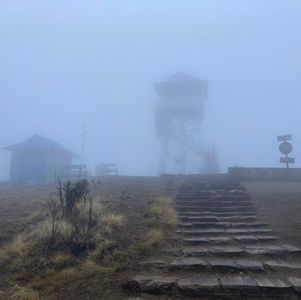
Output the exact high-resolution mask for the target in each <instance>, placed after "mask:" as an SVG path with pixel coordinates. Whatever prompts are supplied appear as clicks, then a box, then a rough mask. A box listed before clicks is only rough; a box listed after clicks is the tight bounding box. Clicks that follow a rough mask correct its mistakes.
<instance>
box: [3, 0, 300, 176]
mask: <svg viewBox="0 0 301 300" xmlns="http://www.w3.org/2000/svg"><path fill="white" fill-rule="evenodd" d="M300 11H301V2H300V1H294V0H291V1H285V0H279V1H275V0H266V1H256V0H245V1H241V0H237V1H234V0H227V1H200V0H188V1H187V0H182V1H179V0H173V1H172V0H165V1H159V0H152V1H138V0H136V1H127V0H123V1H115V0H110V1H93V0H89V1H83V0H81V1H80V0H76V1H74V0H73V1H56V0H45V1H29V0H28V1H23V0H20V1H14V0H2V1H1V2H0V54H1V55H0V112H1V117H0V147H3V146H6V145H10V144H14V143H18V142H22V141H24V140H26V139H27V138H29V137H30V136H32V135H34V134H40V135H42V136H45V137H48V138H50V139H53V140H55V141H57V142H59V143H60V144H62V145H64V146H65V147H66V148H68V149H70V150H72V151H74V152H76V153H78V154H80V152H81V138H80V135H81V131H82V128H83V124H86V127H87V128H88V130H87V137H86V147H85V154H84V161H85V162H86V163H87V164H88V166H89V168H91V170H92V171H93V170H94V167H95V165H96V164H97V163H100V162H113V163H116V164H117V165H118V167H119V170H120V173H121V174H124V175H127V174H129V175H157V174H158V164H159V154H160V145H159V143H158V141H157V138H156V134H155V118H154V111H155V101H156V100H157V95H156V93H155V90H154V86H153V84H154V83H155V82H157V81H161V80H165V79H166V78H167V77H169V76H170V75H172V74H174V73H177V72H185V73H187V74H191V75H193V76H196V77H198V78H200V79H205V80H208V97H207V99H206V100H205V104H204V105H205V119H204V121H203V126H202V130H201V135H202V141H203V142H204V144H215V145H216V147H217V150H218V154H219V159H220V164H221V171H226V169H227V167H228V166H233V165H239V166H273V167H277V166H280V164H279V157H280V153H279V150H278V142H277V139H276V137H277V135H279V134H286V133H291V134H292V135H293V145H294V151H293V153H292V156H294V157H296V165H295V166H301V155H300V153H301V126H300V125H301V124H300V117H301V104H300V101H301V55H300V54H301V35H300V32H301V18H300ZM9 159H10V155H9V152H8V151H4V150H0V178H1V179H6V178H7V176H8V171H9Z"/></svg>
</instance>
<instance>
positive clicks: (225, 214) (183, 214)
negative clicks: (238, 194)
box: [178, 211, 256, 218]
mask: <svg viewBox="0 0 301 300" xmlns="http://www.w3.org/2000/svg"><path fill="white" fill-rule="evenodd" d="M178 216H179V217H193V216H194V217H204V216H208V217H209V216H210V217H217V218H220V217H243V216H249V217H254V218H256V212H254V211H252V212H236V213H232V212H212V211H211V212H208V211H190V212H189V211H187V212H181V213H178Z"/></svg>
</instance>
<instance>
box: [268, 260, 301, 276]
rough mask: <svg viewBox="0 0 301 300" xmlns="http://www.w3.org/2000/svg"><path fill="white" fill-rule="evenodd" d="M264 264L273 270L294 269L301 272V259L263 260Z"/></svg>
mask: <svg viewBox="0 0 301 300" xmlns="http://www.w3.org/2000/svg"><path fill="white" fill-rule="evenodd" d="M264 266H265V267H266V268H269V269H270V270H273V271H280V272H283V271H295V270H298V272H300V273H299V274H301V259H299V261H294V262H289V261H284V260H265V261H264Z"/></svg>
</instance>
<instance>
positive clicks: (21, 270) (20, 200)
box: [0, 178, 169, 300]
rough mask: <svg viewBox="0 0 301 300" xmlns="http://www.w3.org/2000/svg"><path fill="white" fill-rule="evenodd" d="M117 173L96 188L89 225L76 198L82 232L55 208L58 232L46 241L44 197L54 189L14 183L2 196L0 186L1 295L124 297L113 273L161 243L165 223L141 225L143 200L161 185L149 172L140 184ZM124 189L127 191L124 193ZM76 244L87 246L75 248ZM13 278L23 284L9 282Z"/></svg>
mask: <svg viewBox="0 0 301 300" xmlns="http://www.w3.org/2000/svg"><path fill="white" fill-rule="evenodd" d="M117 179H118V181H117V182H116V183H114V184H111V183H108V184H107V185H106V186H105V187H104V189H106V190H102V191H101V194H96V195H95V199H94V203H93V224H92V225H93V226H92V227H91V228H87V226H86V220H87V218H88V217H89V215H88V213H89V210H87V207H85V206H84V205H78V206H77V209H78V213H79V219H80V220H79V222H78V223H76V225H79V226H80V230H79V231H80V232H79V231H76V229H75V228H74V227H73V224H70V223H71V222H69V221H67V220H63V218H61V217H60V215H58V217H57V218H56V228H55V230H56V240H55V243H54V244H53V243H52V244H51V243H50V244H51V247H49V240H50V239H51V233H52V223H51V221H50V219H49V218H50V217H51V214H47V213H46V211H45V207H46V206H47V205H46V204H45V203H46V201H47V200H48V196H47V195H48V194H49V195H50V194H51V193H53V189H47V191H45V190H42V189H41V190H39V189H38V188H36V189H32V188H28V189H27V190H28V191H27V190H25V192H23V190H22V191H15V189H12V190H7V191H6V192H5V194H2V196H3V199H1V194H0V208H2V211H1V210H0V217H1V218H0V225H1V226H2V228H1V234H2V240H0V242H2V244H1V246H0V267H1V269H2V271H4V272H2V274H1V272H0V282H1V284H2V286H1V289H2V291H3V292H2V294H1V291H0V294H1V295H0V298H1V299H5V300H6V299H12V298H11V295H14V297H15V298H14V299H28V300H31V299H39V298H38V297H41V298H42V299H44V298H45V299H48V298H49V299H77V297H84V298H85V297H87V299H88V298H89V299H110V297H111V296H112V295H113V294H114V295H115V298H116V299H123V297H122V296H120V297H119V298H118V297H116V294H118V295H119V293H120V287H119V286H118V284H119V283H118V284H117V282H118V280H120V278H125V277H126V276H127V275H128V272H129V270H131V272H132V271H133V270H134V269H135V268H136V267H137V262H138V261H139V258H140V257H141V256H144V255H145V254H147V253H148V251H151V250H152V249H156V247H157V246H159V245H160V243H161V241H162V239H163V233H162V232H164V231H163V230H162V232H161V231H160V230H158V229H157V230H155V229H151V227H150V228H149V227H148V226H146V222H145V215H144V212H145V209H146V207H149V203H148V200H149V199H153V198H154V196H155V195H156V194H157V193H158V190H159V188H158V185H157V184H153V183H151V185H149V179H147V180H141V182H138V185H136V179H134V180H131V181H129V182H128V179H126V181H125V182H124V183H120V182H119V178H117ZM120 180H123V178H120ZM139 185H141V187H139ZM145 186H146V189H145ZM124 191H126V197H121V195H124V194H125V193H124ZM46 192H47V194H46ZM14 193H15V194H14ZM6 199H9V201H6ZM40 199H44V200H40ZM16 207H17V208H18V209H16ZM1 213H2V214H1ZM127 220H131V222H126V221H127ZM81 222H82V223H81ZM167 223H169V222H167ZM82 225H83V226H82ZM150 229H151V230H150ZM160 229H161V228H160ZM141 237H142V238H141ZM0 238H1V236H0ZM74 245H75V246H76V247H77V246H78V245H79V246H81V245H88V247H87V248H86V250H85V251H84V252H79V253H74V252H73V251H71V249H72V247H74ZM139 247H141V251H139V250H138V248H139ZM152 254H155V252H152ZM1 276H2V277H1ZM15 284H19V285H20V286H18V288H17V287H15V288H14V285H15ZM25 284H28V286H26V287H24V285H25ZM36 291H38V292H39V295H37V293H36ZM5 297H6V298H5ZM53 297H54V298H53Z"/></svg>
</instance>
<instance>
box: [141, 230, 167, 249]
mask: <svg viewBox="0 0 301 300" xmlns="http://www.w3.org/2000/svg"><path fill="white" fill-rule="evenodd" d="M162 240H163V233H162V231H161V230H159V229H150V230H149V231H148V232H147V233H146V234H145V236H144V238H143V239H142V241H141V242H140V244H139V245H138V248H139V250H140V251H141V252H144V253H149V252H150V251H151V250H152V249H154V248H156V247H157V246H159V245H160V243H161V242H162Z"/></svg>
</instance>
